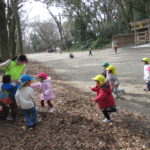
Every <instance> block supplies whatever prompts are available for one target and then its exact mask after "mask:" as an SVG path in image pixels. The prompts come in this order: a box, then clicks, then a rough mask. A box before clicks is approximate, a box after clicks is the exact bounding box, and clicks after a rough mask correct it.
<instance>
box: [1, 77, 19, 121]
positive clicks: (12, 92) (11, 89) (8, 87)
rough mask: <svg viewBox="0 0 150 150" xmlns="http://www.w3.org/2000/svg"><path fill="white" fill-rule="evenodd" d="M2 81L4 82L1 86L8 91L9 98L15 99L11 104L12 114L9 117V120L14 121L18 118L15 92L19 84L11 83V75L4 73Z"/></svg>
mask: <svg viewBox="0 0 150 150" xmlns="http://www.w3.org/2000/svg"><path fill="white" fill-rule="evenodd" d="M2 82H3V84H2V86H1V89H2V91H6V92H7V93H8V94H9V98H10V99H11V100H12V101H13V103H12V104H11V105H10V110H11V111H10V113H11V114H10V115H9V116H8V117H7V120H11V121H14V120H16V113H17V105H16V100H15V94H16V91H17V87H18V86H17V85H14V84H12V83H11V76H10V75H4V76H3V79H2Z"/></svg>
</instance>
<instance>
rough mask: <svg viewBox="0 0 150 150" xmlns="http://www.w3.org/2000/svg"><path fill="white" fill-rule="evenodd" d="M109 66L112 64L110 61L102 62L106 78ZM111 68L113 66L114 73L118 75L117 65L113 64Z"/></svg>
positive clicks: (103, 73)
mask: <svg viewBox="0 0 150 150" xmlns="http://www.w3.org/2000/svg"><path fill="white" fill-rule="evenodd" d="M109 66H110V64H109V63H108V62H104V63H103V64H102V67H103V72H102V73H101V74H102V75H104V77H105V78H106V77H107V68H108V67H109ZM111 68H112V71H113V74H115V75H117V71H116V67H115V66H114V65H111Z"/></svg>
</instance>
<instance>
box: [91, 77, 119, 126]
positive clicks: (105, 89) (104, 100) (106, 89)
mask: <svg viewBox="0 0 150 150" xmlns="http://www.w3.org/2000/svg"><path fill="white" fill-rule="evenodd" d="M92 79H93V80H95V82H96V86H95V87H93V88H91V90H92V91H94V92H97V96H96V97H95V98H92V100H93V101H95V102H96V103H98V105H99V108H100V109H101V110H102V112H103V114H104V117H105V119H104V120H103V122H105V123H108V122H110V121H111V119H110V115H109V113H110V112H117V111H118V110H117V108H116V105H115V100H114V98H113V95H112V91H111V88H110V85H109V84H108V83H107V82H105V77H104V76H103V75H97V76H96V77H95V78H92Z"/></svg>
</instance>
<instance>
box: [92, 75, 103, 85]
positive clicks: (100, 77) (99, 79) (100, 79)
mask: <svg viewBox="0 0 150 150" xmlns="http://www.w3.org/2000/svg"><path fill="white" fill-rule="evenodd" d="M92 79H93V80H95V81H98V82H99V83H100V84H104V83H105V80H106V79H105V77H104V76H103V75H101V74H100V75H97V76H96V77H94V78H92Z"/></svg>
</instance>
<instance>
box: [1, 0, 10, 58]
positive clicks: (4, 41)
mask: <svg viewBox="0 0 150 150" xmlns="http://www.w3.org/2000/svg"><path fill="white" fill-rule="evenodd" d="M5 8H6V4H5V1H4V0H0V51H1V53H2V57H3V60H6V59H8V58H9V56H10V55H9V46H8V45H9V44H8V31H7V23H6V22H7V21H6V14H5Z"/></svg>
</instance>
